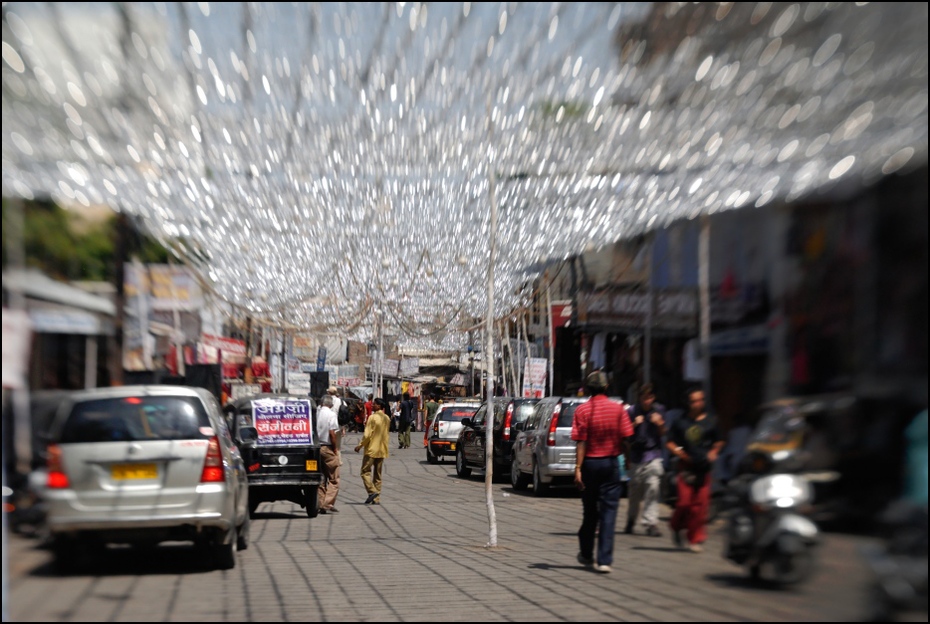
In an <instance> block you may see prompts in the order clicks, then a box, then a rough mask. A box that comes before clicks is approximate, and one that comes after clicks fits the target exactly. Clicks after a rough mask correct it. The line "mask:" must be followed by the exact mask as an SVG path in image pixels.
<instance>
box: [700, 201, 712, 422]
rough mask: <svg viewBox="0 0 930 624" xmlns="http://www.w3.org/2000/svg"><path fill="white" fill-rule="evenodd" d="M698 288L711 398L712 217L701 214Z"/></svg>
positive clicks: (706, 392)
mask: <svg viewBox="0 0 930 624" xmlns="http://www.w3.org/2000/svg"><path fill="white" fill-rule="evenodd" d="M698 289H699V296H700V303H701V319H700V321H701V335H700V341H701V361H702V362H703V365H704V396H705V400H706V401H707V404H708V405H710V400H711V393H710V390H711V387H710V382H711V375H710V217H709V216H708V215H702V216H701V235H700V239H699V241H698Z"/></svg>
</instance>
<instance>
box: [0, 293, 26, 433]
mask: <svg viewBox="0 0 930 624" xmlns="http://www.w3.org/2000/svg"><path fill="white" fill-rule="evenodd" d="M31 339H32V325H31V323H30V321H29V316H28V315H27V314H26V313H25V312H23V311H21V310H8V309H7V308H3V387H4V388H12V389H20V388H25V387H26V378H27V376H28V374H29V349H30V345H31V344H32V340H31ZM4 428H5V427H4Z"/></svg>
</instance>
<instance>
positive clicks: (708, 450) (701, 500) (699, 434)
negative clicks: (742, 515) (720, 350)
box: [666, 388, 724, 553]
mask: <svg viewBox="0 0 930 624" xmlns="http://www.w3.org/2000/svg"><path fill="white" fill-rule="evenodd" d="M687 404H688V411H687V412H686V413H685V414H684V415H683V416H681V417H680V418H678V419H676V420H675V422H674V423H673V424H672V426H671V429H670V431H669V439H668V441H667V442H666V445H667V448H668V450H669V452H670V453H671V454H672V455H673V456H674V457H677V458H678V475H677V480H676V481H677V484H676V486H677V489H678V500H677V501H676V502H675V511H674V512H673V513H672V518H671V521H670V523H669V524H670V526H671V529H672V539H673V540H674V542H675V545H677V546H678V547H679V548H683V547H684V542H683V540H682V536H681V534H682V532H685V533H686V537H687V540H688V550H690V551H691V552H695V553H699V552H702V551H703V550H704V547H703V545H702V544H703V543H704V541H705V540H706V539H707V528H706V524H707V511H708V508H709V507H710V486H711V471H712V470H713V466H714V462H716V461H717V456H718V455H719V454H720V450H721V449H722V448H723V446H724V440H723V437H722V435H721V433H720V429H719V427H718V426H717V418H716V417H715V416H713V415H712V414H709V413H708V411H707V407H706V404H705V401H704V391H703V390H701V389H699V388H696V389H693V390H691V391H689V392H688V396H687Z"/></svg>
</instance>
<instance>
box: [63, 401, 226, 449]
mask: <svg viewBox="0 0 930 624" xmlns="http://www.w3.org/2000/svg"><path fill="white" fill-rule="evenodd" d="M211 435H213V430H212V425H211V423H210V419H209V418H208V417H207V412H206V410H205V409H204V407H203V404H202V403H201V402H200V399H198V398H197V397H187V396H154V397H153V396H147V397H122V398H111V399H96V400H93V401H81V402H78V403H75V404H74V407H72V409H71V413H70V414H68V417H67V419H66V420H65V423H64V427H63V428H62V431H61V436H60V441H61V442H62V443H75V442H116V441H128V442H132V441H143V440H189V439H203V438H207V437H210V436H211Z"/></svg>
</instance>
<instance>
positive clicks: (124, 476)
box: [110, 464, 158, 481]
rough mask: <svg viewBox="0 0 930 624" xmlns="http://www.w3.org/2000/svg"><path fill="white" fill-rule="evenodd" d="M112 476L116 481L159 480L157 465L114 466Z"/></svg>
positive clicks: (111, 469) (111, 471)
mask: <svg viewBox="0 0 930 624" xmlns="http://www.w3.org/2000/svg"><path fill="white" fill-rule="evenodd" d="M110 475H111V476H112V477H113V480H114V481H130V480H134V479H157V478H158V467H157V466H156V465H155V464H114V465H113V466H110Z"/></svg>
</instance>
